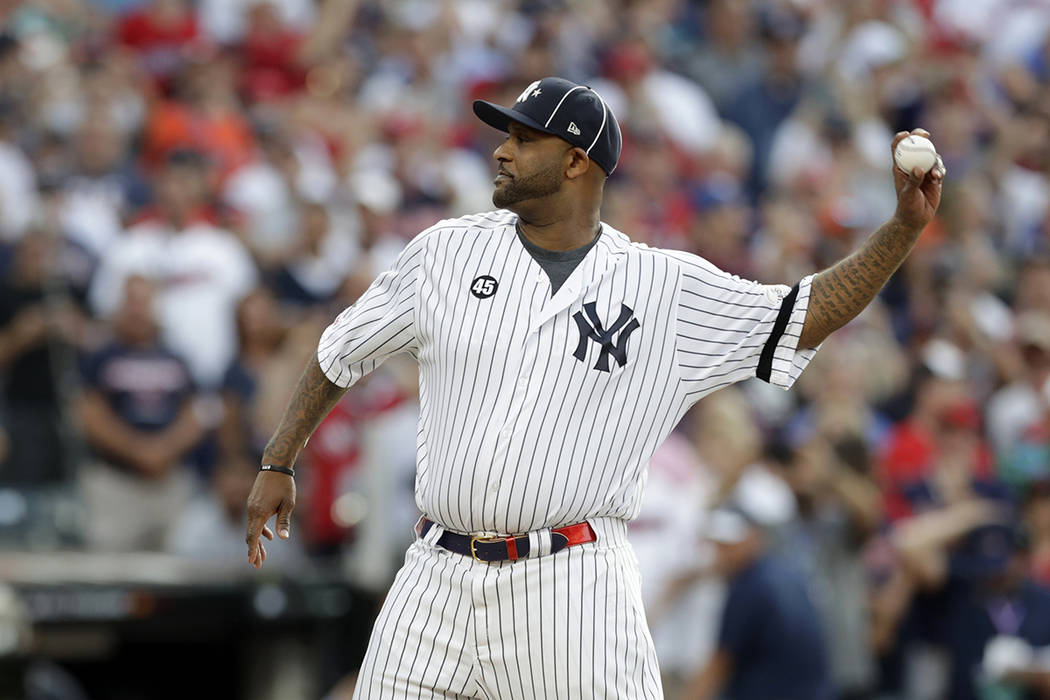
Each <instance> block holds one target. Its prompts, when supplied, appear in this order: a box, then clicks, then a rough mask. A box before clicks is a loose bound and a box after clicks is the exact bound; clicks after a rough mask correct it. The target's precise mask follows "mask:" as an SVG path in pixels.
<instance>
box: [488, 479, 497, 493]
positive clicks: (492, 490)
mask: <svg viewBox="0 0 1050 700" xmlns="http://www.w3.org/2000/svg"><path fill="white" fill-rule="evenodd" d="M489 493H491V494H492V495H496V494H497V493H499V482H498V481H494V482H492V486H489Z"/></svg>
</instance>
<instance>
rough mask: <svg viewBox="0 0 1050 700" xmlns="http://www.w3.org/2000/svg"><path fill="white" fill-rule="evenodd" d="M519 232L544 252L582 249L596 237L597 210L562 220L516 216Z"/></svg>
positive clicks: (598, 224)
mask: <svg viewBox="0 0 1050 700" xmlns="http://www.w3.org/2000/svg"><path fill="white" fill-rule="evenodd" d="M518 225H519V226H520V227H521V232H522V234H523V235H524V236H525V238H527V239H528V240H529V241H530V242H531V243H534V244H535V245H538V246H539V247H540V248H544V249H545V250H576V249H577V248H582V247H583V246H585V245H587V244H588V243H590V242H591V241H593V240H594V237H595V236H596V235H598V230H599V227H600V226H601V223H600V222H599V219H598V210H597V209H594V210H592V211H590V212H587V213H583V212H580V213H578V214H576V215H570V216H568V217H564V218H560V217H559V218H550V219H545V218H544V217H542V216H537V217H533V216H530V215H529V214H525V213H519V214H518Z"/></svg>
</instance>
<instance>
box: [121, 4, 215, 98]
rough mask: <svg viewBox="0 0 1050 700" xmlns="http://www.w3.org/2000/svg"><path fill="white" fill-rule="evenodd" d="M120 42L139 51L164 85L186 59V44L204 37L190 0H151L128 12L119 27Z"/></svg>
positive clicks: (146, 64) (145, 63)
mask: <svg viewBox="0 0 1050 700" xmlns="http://www.w3.org/2000/svg"><path fill="white" fill-rule="evenodd" d="M117 35H118V36H119V38H120V43H121V44H123V45H124V46H127V47H128V48H130V49H132V50H134V51H135V52H137V53H138V54H139V58H140V59H141V61H142V64H143V65H144V66H145V67H146V70H147V71H148V72H149V73H150V75H152V76H153V77H154V78H155V79H156V80H157V81H158V83H160V84H161V86H162V87H166V86H167V81H168V80H169V79H170V78H171V77H172V76H173V75H174V74H175V73H176V71H178V69H179V68H180V67H181V66H182V63H183V61H185V59H186V55H187V54H186V48H187V46H188V45H189V44H190V43H192V42H193V41H195V40H197V39H198V38H199V37H200V29H199V28H198V26H197V18H196V16H195V15H194V13H193V8H192V7H190V3H189V2H187V0H151V2H149V4H147V5H145V6H144V7H141V8H138V9H135V10H133V11H131V12H130V13H128V14H127V15H125V16H124V18H123V19H122V20H121V21H120V24H119V26H118V28H117Z"/></svg>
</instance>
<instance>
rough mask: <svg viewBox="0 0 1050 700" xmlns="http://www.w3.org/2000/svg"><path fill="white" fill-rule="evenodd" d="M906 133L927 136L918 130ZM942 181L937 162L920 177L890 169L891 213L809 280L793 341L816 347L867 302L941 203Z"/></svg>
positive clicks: (800, 345) (894, 143)
mask: <svg viewBox="0 0 1050 700" xmlns="http://www.w3.org/2000/svg"><path fill="white" fill-rule="evenodd" d="M911 133H912V134H915V135H917V136H925V137H926V138H929V136H930V135H929V133H927V132H926V131H924V130H922V129H915V130H914V131H912V132H911ZM908 135H909V134H908V132H904V131H902V132H900V133H898V134H897V135H896V136H895V137H894V139H893V144H892V146H891V148H890V151H891V153H892V151H893V149H895V148H896V147H897V143H898V142H899V141H900V140H901V139H903V138H905V137H907V136H908ZM943 180H944V167H943V165H941V164H940V161H939V160H938V164H937V165H936V166H934V168H933V169H932V170H930V172H929V173H927V174H926V175H925V176H924V175H923V174H922V173H921V172H919V171H916V172H914V173H911V174H908V173H904V172H903V171H901V170H900V168H897V167H896V166H894V168H893V182H894V186H895V187H896V189H897V211H896V213H895V214H894V216H893V218H892V219H890V220H889V221H887V222H886V223H885V224H883V225H882V227H880V228H879V229H878V230H877V231H875V233H873V234H871V236H870V237H868V240H866V241H865V242H864V244H863V245H862V246H861V247H860V249H859V250H857V251H856V252H854V253H853V254H852V255H850V256H849V257H847V258H845V259H843V260H841V261H839V262H838V263H836V264H835V265H833V266H832V267H830V268H828V269H827V270H824V271H823V272H821V273H820V274H818V275H816V276H815V277H814V278H813V282H812V287H811V290H810V295H809V307H808V308H807V310H806V322H805V324H804V325H803V327H802V336H801V338H799V343H798V344H799V347H800V348H813V347H816V346H818V345H820V343H822V342H823V341H824V339H825V338H827V337H828V336H829V335H831V333H832V332H833V331H836V330H838V329H839V328H841V327H842V326H844V325H846V324H847V323H849V322H850V321H851V320H852V319H853V318H854V317H855V316H856V315H857V314H859V313H860V312H861V311H862V310H863V309H864V307H865V306H867V305H868V304H869V303H871V300H872V299H874V298H875V295H876V294H878V293H879V290H880V289H882V286H883V285H884V284H886V281H887V280H888V279H889V278H890V276H891V275H892V274H893V273H894V272H895V271H896V270H897V268H898V267H900V264H901V263H902V262H903V261H904V258H906V257H907V256H908V253H909V252H911V249H912V246H914V245H915V241H917V240H918V239H919V234H920V233H922V230H923V229H924V228H925V227H926V224H928V223H929V222H930V220H931V219H932V218H933V215H934V213H935V212H936V211H937V205H938V204H940V201H941V184H942V182H943Z"/></svg>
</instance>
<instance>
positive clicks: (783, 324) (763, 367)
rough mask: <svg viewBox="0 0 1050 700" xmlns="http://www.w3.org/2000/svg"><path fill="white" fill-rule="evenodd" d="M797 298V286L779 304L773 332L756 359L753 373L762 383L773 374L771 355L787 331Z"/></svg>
mask: <svg viewBox="0 0 1050 700" xmlns="http://www.w3.org/2000/svg"><path fill="white" fill-rule="evenodd" d="M797 296H798V284H796V285H795V286H794V287H792V288H791V291H790V292H788V295H787V296H786V297H784V301H783V302H781V304H780V312H779V313H778V314H777V320H776V321H774V322H773V330H772V331H770V333H769V338H768V339H766V344H765V347H763V348H762V354H761V355H760V356H759V358H758V369H757V370H756V371H755V376H757V377H758V378H759V379H761V380H762V381H764V382H768V381H769V377H770V375H771V374H772V372H773V353H775V352H776V350H777V344H778V343H780V339H781V338H782V337H783V336H784V331H785V330H787V325H788V321H789V320H790V319H791V312H792V311H793V310H794V309H795V298H796V297H797Z"/></svg>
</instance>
